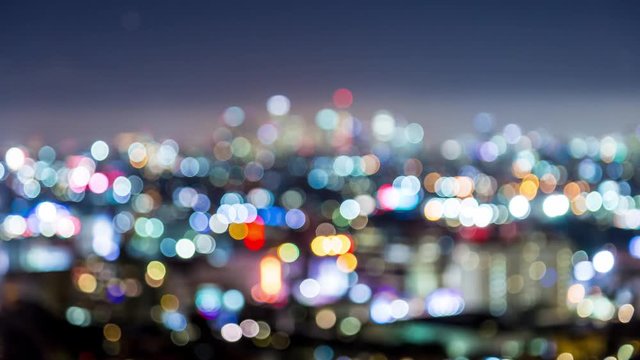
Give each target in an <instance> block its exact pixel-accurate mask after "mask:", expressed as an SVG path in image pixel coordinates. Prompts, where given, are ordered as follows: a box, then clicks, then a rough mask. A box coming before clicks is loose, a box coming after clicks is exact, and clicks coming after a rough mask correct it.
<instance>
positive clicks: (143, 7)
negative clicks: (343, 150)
mask: <svg viewBox="0 0 640 360" xmlns="http://www.w3.org/2000/svg"><path fill="white" fill-rule="evenodd" d="M639 65H640V2H637V1H635V2H634V1H626V2H625V1H615V2H612V1H601V2H578V1H557V0H553V1H540V0H538V1H513V0H511V1H477V0H476V1H439V2H430V1H401V2H398V1H387V2H377V1H308V0H304V1H292V2H273V1H255V2H248V1H247V2H244V1H228V2H225V4H222V3H219V2H214V1H206V2H205V1H202V2H192V3H187V2H183V1H158V0H155V1H86V0H84V1H71V0H68V1H60V2H54V1H46V2H44V1H43V2H40V3H38V2H31V1H20V0H16V1H0V143H1V144H10V143H17V142H22V141H26V140H29V139H32V138H34V137H38V138H41V139H43V140H44V141H47V142H49V143H53V144H56V143H59V142H60V141H62V140H65V139H75V140H74V141H77V142H80V143H82V142H85V141H89V140H91V139H94V138H103V139H107V140H108V139H110V138H111V137H113V135H115V134H116V133H118V132H122V131H135V130H145V131H149V132H151V133H153V134H155V135H157V136H158V137H166V136H172V137H175V138H178V139H181V140H183V141H187V140H193V141H194V142H198V141H202V140H205V139H207V138H208V137H209V134H210V130H212V129H214V128H215V126H216V124H217V118H218V116H219V114H220V113H221V112H222V111H223V110H224V109H225V108H226V107H228V106H231V105H239V106H242V107H244V108H246V109H247V111H248V113H249V114H251V115H252V116H253V117H254V120H253V121H254V122H259V121H260V120H261V119H265V117H266V111H265V110H264V102H265V101H266V100H267V98H268V97H269V96H271V95H274V94H284V95H286V96H288V97H289V98H290V99H291V101H292V103H293V106H292V112H294V113H299V114H303V115H305V117H306V118H307V119H308V120H309V121H310V120H311V119H312V118H313V116H314V114H315V111H317V110H318V109H320V108H321V107H323V106H327V105H329V104H330V99H331V93H332V92H333V90H335V89H336V88H340V87H346V88H349V89H351V90H352V91H353V93H354V95H355V104H354V107H353V110H354V112H355V114H356V115H358V116H359V117H361V118H364V119H367V118H369V117H370V116H371V115H372V114H373V112H374V111H376V110H378V109H388V110H391V111H392V112H394V113H395V114H398V115H399V116H402V117H404V118H406V119H407V120H409V121H416V122H420V123H422V124H423V125H424V126H425V128H426V140H427V142H434V143H435V142H438V143H439V142H441V141H442V140H444V139H446V138H448V137H455V136H457V135H458V134H460V133H466V132H470V131H472V118H473V116H474V114H476V113H478V112H489V113H492V114H494V115H495V118H496V121H497V123H498V125H504V124H507V123H510V122H516V123H518V124H520V125H522V126H523V128H525V129H535V128H539V127H544V128H546V129H548V130H550V131H552V132H554V133H558V134H564V135H572V134H593V135H602V134H605V133H609V132H623V131H627V130H632V129H635V128H636V126H637V125H638V119H639V118H640V86H639V85H638V84H640V67H639Z"/></svg>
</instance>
